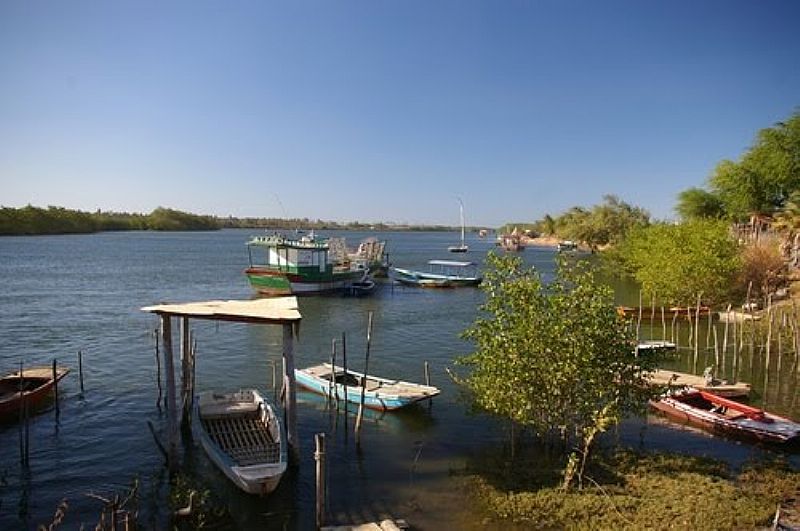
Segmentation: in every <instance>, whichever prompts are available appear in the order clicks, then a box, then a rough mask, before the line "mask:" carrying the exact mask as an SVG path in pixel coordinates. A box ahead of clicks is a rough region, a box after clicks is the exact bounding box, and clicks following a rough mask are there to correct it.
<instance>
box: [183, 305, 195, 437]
mask: <svg viewBox="0 0 800 531" xmlns="http://www.w3.org/2000/svg"><path fill="white" fill-rule="evenodd" d="M180 336H181V426H183V427H184V428H187V427H188V426H189V422H190V418H191V411H190V410H189V407H190V405H189V382H190V381H191V372H190V371H191V369H190V367H191V352H190V350H191V348H192V347H191V341H190V339H189V318H188V317H186V316H182V317H181V321H180Z"/></svg>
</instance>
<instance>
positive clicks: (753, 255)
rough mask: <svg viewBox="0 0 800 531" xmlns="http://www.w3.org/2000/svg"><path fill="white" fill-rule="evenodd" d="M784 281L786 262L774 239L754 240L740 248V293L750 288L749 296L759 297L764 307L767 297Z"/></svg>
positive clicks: (744, 292) (738, 289)
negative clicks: (752, 242)
mask: <svg viewBox="0 0 800 531" xmlns="http://www.w3.org/2000/svg"><path fill="white" fill-rule="evenodd" d="M785 282H786V262H784V260H783V256H781V252H780V250H779V248H778V245H777V243H776V242H775V241H772V240H767V241H763V242H756V243H754V244H751V245H748V246H747V247H745V248H744V249H742V268H741V271H740V273H739V277H738V285H737V291H738V292H739V294H740V295H743V294H746V293H747V290H748V288H752V289H751V296H752V297H753V298H754V299H755V300H758V299H761V300H762V301H763V303H764V304H763V306H765V307H766V302H767V297H768V296H769V295H770V294H772V293H775V291H776V290H777V289H778V288H779V287H781V286H782V285H783V284H785Z"/></svg>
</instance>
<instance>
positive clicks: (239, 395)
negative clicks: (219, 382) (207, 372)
mask: <svg viewBox="0 0 800 531" xmlns="http://www.w3.org/2000/svg"><path fill="white" fill-rule="evenodd" d="M195 411H196V417H197V420H198V422H195V423H194V428H195V431H196V433H197V435H198V436H199V438H200V443H201V444H202V446H203V448H204V449H205V451H206V454H208V457H209V458H210V459H211V461H212V462H213V463H214V464H215V465H216V466H217V468H219V469H220V470H221V471H222V472H223V473H224V474H225V475H226V476H227V477H228V479H230V480H231V481H232V482H233V483H234V485H236V486H237V487H239V488H240V489H241V490H243V491H244V492H247V493H249V494H269V493H270V492H272V491H273V490H275V489H276V488H277V486H278V483H279V482H280V480H281V477H282V476H283V474H284V472H286V465H287V451H286V438H285V437H284V435H283V433H282V430H281V425H280V420H279V417H278V415H276V414H275V410H274V409H273V407H272V406H271V405H270V404H269V403H267V402H266V401H265V400H264V398H263V397H262V396H261V394H259V393H258V391H256V390H255V389H245V390H241V391H237V392H235V393H215V392H206V393H200V395H198V400H197V405H196V406H195Z"/></svg>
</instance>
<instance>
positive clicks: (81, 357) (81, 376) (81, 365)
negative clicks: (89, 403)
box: [78, 350, 83, 396]
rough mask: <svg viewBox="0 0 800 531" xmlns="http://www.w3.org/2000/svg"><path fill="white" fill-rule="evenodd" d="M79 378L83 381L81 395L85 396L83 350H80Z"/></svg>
mask: <svg viewBox="0 0 800 531" xmlns="http://www.w3.org/2000/svg"><path fill="white" fill-rule="evenodd" d="M78 379H79V380H80V383H81V396H83V352H81V351H80V350H79V351H78Z"/></svg>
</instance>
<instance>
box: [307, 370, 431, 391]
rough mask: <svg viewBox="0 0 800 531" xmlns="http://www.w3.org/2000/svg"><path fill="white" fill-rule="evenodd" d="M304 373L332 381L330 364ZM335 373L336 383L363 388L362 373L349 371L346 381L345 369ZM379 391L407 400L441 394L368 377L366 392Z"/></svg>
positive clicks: (419, 385)
mask: <svg viewBox="0 0 800 531" xmlns="http://www.w3.org/2000/svg"><path fill="white" fill-rule="evenodd" d="M303 371H304V372H306V373H308V374H310V375H311V376H314V377H317V378H321V379H323V380H327V381H330V380H331V365H330V364H329V363H323V364H322V365H315V366H313V367H308V368H306V369H303ZM335 373H336V383H338V384H345V385H347V386H348V387H360V386H361V378H362V375H361V374H360V373H354V372H352V371H350V370H348V371H347V377H346V380H345V374H344V369H342V368H341V367H338V366H337V367H336V369H335ZM345 381H346V383H345ZM378 390H380V391H383V392H385V393H391V394H393V395H396V396H399V397H407V398H414V397H418V396H420V393H423V394H430V395H436V394H438V393H439V389H437V388H436V387H433V386H427V385H422V384H415V383H411V382H404V381H402V380H388V379H386V378H377V377H374V376H367V385H366V391H378Z"/></svg>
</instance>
